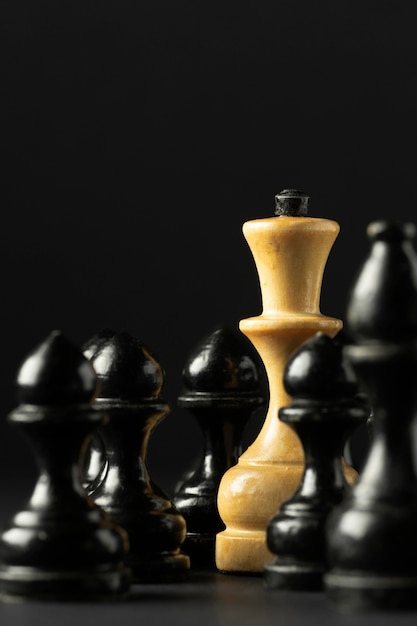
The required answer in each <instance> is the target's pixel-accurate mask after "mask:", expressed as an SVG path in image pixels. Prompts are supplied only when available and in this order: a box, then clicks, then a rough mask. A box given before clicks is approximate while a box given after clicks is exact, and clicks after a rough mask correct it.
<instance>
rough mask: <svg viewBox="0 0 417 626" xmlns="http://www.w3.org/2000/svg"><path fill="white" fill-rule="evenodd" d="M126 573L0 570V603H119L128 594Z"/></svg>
mask: <svg viewBox="0 0 417 626" xmlns="http://www.w3.org/2000/svg"><path fill="white" fill-rule="evenodd" d="M129 586H130V576H129V572H128V570H126V569H125V568H123V567H120V569H105V568H103V570H102V571H97V570H96V569H95V570H94V571H92V570H91V571H89V570H88V569H85V570H79V571H71V570H68V571H67V572H65V573H64V572H62V571H54V570H36V569H35V568H33V567H22V566H7V567H3V568H1V569H0V600H2V601H3V602H10V603H12V602H14V603H19V602H31V601H39V602H46V601H64V602H65V601H68V602H69V601H78V602H81V601H94V600H100V601H112V600H114V601H120V600H124V599H126V597H127V596H128V594H129Z"/></svg>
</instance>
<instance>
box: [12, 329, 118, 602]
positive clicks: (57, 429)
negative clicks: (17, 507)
mask: <svg viewBox="0 0 417 626" xmlns="http://www.w3.org/2000/svg"><path fill="white" fill-rule="evenodd" d="M17 384H18V393H19V399H20V401H21V404H19V406H18V407H17V408H16V409H15V410H14V411H12V413H11V414H10V415H9V420H10V422H12V423H13V424H15V425H16V426H18V427H19V428H20V429H21V430H22V431H23V433H24V434H25V435H26V436H27V438H28V439H29V441H30V443H31V444H32V447H33V449H34V451H35V456H36V460H37V462H38V466H39V477H38V480H37V483H36V485H35V489H34V491H33V494H32V496H31V498H30V500H29V502H28V503H27V505H26V507H25V509H24V510H22V511H20V512H19V513H17V514H16V515H15V516H14V517H13V519H12V520H11V522H9V524H8V525H7V526H6V527H5V528H4V529H3V531H2V533H1V535H0V596H1V598H2V599H6V600H19V599H24V600H33V599H35V600H65V601H69V600H90V599H103V600H109V599H111V598H115V597H124V596H125V594H126V592H127V590H128V586H129V582H130V577H129V572H128V571H127V570H126V568H125V567H124V559H125V557H126V554H127V550H128V539H127V535H126V532H125V531H124V530H122V529H121V528H120V527H118V526H116V524H114V523H113V522H112V521H111V520H110V518H109V516H108V515H107V514H106V513H105V512H104V511H103V510H102V509H100V508H99V507H98V506H97V505H95V504H94V502H93V500H92V499H91V498H89V497H88V496H87V495H86V493H85V491H84V489H83V486H82V482H81V476H82V470H81V464H82V460H83V459H82V451H83V450H84V449H85V446H86V443H87V441H88V437H89V436H90V435H91V433H92V432H93V431H94V429H95V428H96V427H97V426H98V425H99V424H102V423H103V421H104V420H105V419H106V415H105V412H104V411H101V410H98V409H96V408H95V407H94V406H92V403H93V401H94V396H95V393H96V391H97V376H96V373H95V371H94V369H93V368H92V366H91V364H90V363H89V361H88V360H87V359H86V358H85V357H84V355H83V354H82V352H81V351H80V350H79V349H78V347H76V346H74V345H73V344H72V343H71V342H69V341H68V340H67V339H66V338H65V337H64V336H63V334H62V333H61V332H60V331H54V332H52V333H51V334H50V335H49V336H48V337H47V339H46V340H45V341H44V342H43V343H42V344H41V345H39V346H38V347H37V348H36V349H35V350H34V351H33V352H32V353H31V354H29V355H28V357H27V358H26V359H25V361H24V362H23V364H22V366H21V368H20V370H19V374H18V379H17Z"/></svg>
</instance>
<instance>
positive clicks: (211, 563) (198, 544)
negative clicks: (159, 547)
mask: <svg viewBox="0 0 417 626" xmlns="http://www.w3.org/2000/svg"><path fill="white" fill-rule="evenodd" d="M182 547H183V549H184V552H186V553H187V554H188V556H189V557H190V561H191V567H192V568H193V569H195V568H198V569H205V570H207V569H212V570H213V571H215V570H216V563H215V535H214V534H213V533H206V534H205V533H187V537H186V539H185V541H184V543H183V544H182Z"/></svg>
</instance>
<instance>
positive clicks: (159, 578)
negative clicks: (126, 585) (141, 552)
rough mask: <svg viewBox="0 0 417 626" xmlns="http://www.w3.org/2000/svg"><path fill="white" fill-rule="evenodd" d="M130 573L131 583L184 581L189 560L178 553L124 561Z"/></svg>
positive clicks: (184, 555)
mask: <svg viewBox="0 0 417 626" xmlns="http://www.w3.org/2000/svg"><path fill="white" fill-rule="evenodd" d="M126 563H127V565H128V567H130V568H131V571H132V583H138V584H144V583H150V584H152V583H165V582H166V583H168V582H180V581H182V580H186V579H187V578H188V576H189V572H190V559H189V556H188V555H187V554H184V553H183V552H181V551H178V553H176V554H161V555H159V556H155V555H152V556H150V557H149V559H147V558H146V556H143V557H142V558H140V560H138V561H135V560H129V559H127V560H126Z"/></svg>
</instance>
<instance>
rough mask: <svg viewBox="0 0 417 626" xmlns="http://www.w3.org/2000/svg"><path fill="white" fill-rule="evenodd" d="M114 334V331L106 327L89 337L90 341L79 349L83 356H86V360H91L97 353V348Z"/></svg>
mask: <svg viewBox="0 0 417 626" xmlns="http://www.w3.org/2000/svg"><path fill="white" fill-rule="evenodd" d="M115 334H116V332H115V331H114V330H112V329H111V328H107V327H106V328H103V329H102V330H100V331H99V332H98V333H96V334H95V335H93V336H92V337H90V339H88V340H87V341H86V342H85V343H84V345H83V346H82V348H81V349H82V351H83V354H84V356H86V357H87V359H91V357H92V356H93V355H94V354H95V352H97V350H98V349H99V347H100V346H101V345H102V344H103V343H104V342H105V341H106V340H107V339H110V337H113V335H115Z"/></svg>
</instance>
